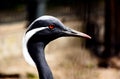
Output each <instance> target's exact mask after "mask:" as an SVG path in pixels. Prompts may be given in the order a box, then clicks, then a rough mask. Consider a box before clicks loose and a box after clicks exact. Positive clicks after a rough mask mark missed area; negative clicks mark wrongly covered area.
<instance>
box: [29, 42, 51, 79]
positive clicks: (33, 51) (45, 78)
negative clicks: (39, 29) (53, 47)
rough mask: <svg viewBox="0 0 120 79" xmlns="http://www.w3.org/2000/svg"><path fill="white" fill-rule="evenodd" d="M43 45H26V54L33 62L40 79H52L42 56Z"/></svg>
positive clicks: (43, 55)
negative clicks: (27, 53)
mask: <svg viewBox="0 0 120 79" xmlns="http://www.w3.org/2000/svg"><path fill="white" fill-rule="evenodd" d="M44 48H45V44H44V43H42V42H39V43H32V44H29V43H28V52H29V54H30V55H31V57H32V59H33V61H34V62H35V64H36V66H37V69H38V73H39V77H40V79H53V76H52V72H51V70H50V68H49V66H48V64H47V62H46V59H45V54H44Z"/></svg>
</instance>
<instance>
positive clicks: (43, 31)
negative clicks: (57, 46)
mask: <svg viewBox="0 0 120 79" xmlns="http://www.w3.org/2000/svg"><path fill="white" fill-rule="evenodd" d="M66 36H73V37H84V38H89V39H91V37H90V36H89V35H87V34H85V33H82V32H78V31H76V30H73V29H71V28H68V27H66V26H65V25H64V24H63V23H62V22H61V21H60V20H59V19H57V18H55V17H53V16H49V15H44V16H41V17H39V18H37V19H36V20H35V21H33V22H32V23H31V24H30V25H29V27H28V28H27V30H26V32H25V34H24V36H23V55H24V57H25V60H26V61H27V62H28V63H29V64H30V65H34V66H36V68H37V70H38V74H39V78H40V79H53V75H52V72H51V70H50V68H49V66H48V64H47V61H46V59H45V53H44V49H45V46H46V45H47V44H48V43H49V42H50V41H52V40H54V39H57V38H59V37H66Z"/></svg>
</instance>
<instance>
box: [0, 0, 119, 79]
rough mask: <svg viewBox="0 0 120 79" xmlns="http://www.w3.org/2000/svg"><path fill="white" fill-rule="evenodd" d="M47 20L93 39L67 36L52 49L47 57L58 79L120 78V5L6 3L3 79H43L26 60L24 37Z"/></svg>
mask: <svg viewBox="0 0 120 79" xmlns="http://www.w3.org/2000/svg"><path fill="white" fill-rule="evenodd" d="M42 15H52V16H55V17H57V18H59V19H60V20H61V21H62V22H63V23H64V24H65V25H66V26H68V27H70V28H73V29H75V30H78V31H82V32H84V33H87V34H89V35H90V36H91V37H92V39H91V40H87V39H83V38H73V37H71V38H66V37H65V38H63V37H62V38H59V39H57V40H55V41H52V42H51V43H50V44H48V46H47V47H46V49H45V52H46V53H45V54H46V59H47V62H48V64H49V65H50V68H51V70H52V72H53V75H54V79H119V78H120V70H119V69H120V23H119V22H120V1H119V0H89V1H88V0H1V1H0V79H38V75H37V70H36V68H34V67H32V66H30V65H29V64H27V63H26V62H25V60H24V57H23V55H22V37H23V34H24V32H25V30H26V28H27V27H28V26H29V24H30V23H31V22H32V21H33V20H35V19H36V18H38V17H39V16H42ZM56 59H57V60H56Z"/></svg>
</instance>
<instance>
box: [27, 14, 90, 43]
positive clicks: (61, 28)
mask: <svg viewBox="0 0 120 79" xmlns="http://www.w3.org/2000/svg"><path fill="white" fill-rule="evenodd" d="M26 35H28V38H27V39H31V40H30V41H31V42H39V41H42V42H44V43H46V44H47V43H49V42H50V41H52V40H54V39H56V38H59V37H64V36H74V37H84V38H89V39H90V38H91V37H90V36H89V35H87V34H85V33H82V32H78V31H75V30H73V29H71V28H68V27H66V26H65V25H64V24H63V23H62V22H61V21H60V20H58V19H57V18H55V17H53V16H42V17H39V18H38V19H36V20H35V21H34V22H33V23H32V24H31V25H30V26H29V28H28V30H27V32H26Z"/></svg>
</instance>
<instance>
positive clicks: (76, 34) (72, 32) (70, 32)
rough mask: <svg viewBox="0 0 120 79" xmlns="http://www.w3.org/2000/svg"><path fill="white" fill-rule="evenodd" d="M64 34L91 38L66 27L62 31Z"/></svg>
mask: <svg viewBox="0 0 120 79" xmlns="http://www.w3.org/2000/svg"><path fill="white" fill-rule="evenodd" d="M63 32H64V34H65V36H74V37H83V38H88V39H91V37H90V36H89V35H87V34H85V33H82V32H79V31H76V30H73V29H70V28H68V29H67V30H66V31H63Z"/></svg>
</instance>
